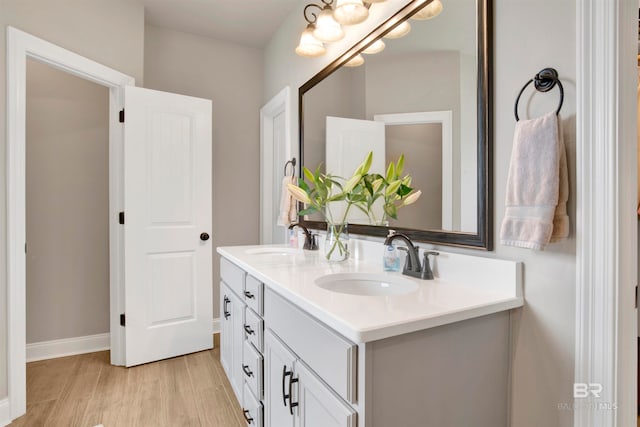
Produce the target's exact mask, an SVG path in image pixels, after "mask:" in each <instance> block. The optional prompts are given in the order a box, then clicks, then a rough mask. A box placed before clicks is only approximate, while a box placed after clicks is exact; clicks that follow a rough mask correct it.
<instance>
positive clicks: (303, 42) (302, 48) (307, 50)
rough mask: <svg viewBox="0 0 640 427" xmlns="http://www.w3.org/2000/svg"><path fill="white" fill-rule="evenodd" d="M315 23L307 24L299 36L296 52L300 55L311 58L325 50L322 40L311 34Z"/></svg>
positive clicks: (322, 53)
mask: <svg viewBox="0 0 640 427" xmlns="http://www.w3.org/2000/svg"><path fill="white" fill-rule="evenodd" d="M314 29H315V25H313V24H309V25H307V28H305V29H304V31H303V32H302V35H301V36H300V44H298V47H296V53H297V54H298V55H300V56H305V57H308V58H313V57H315V56H320V55H324V53H325V52H326V51H327V50H326V49H325V47H324V45H323V44H322V42H321V41H320V40H318V39H316V38H315V37H314V36H313V30H314Z"/></svg>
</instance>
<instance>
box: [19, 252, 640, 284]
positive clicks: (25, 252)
mask: <svg viewBox="0 0 640 427" xmlns="http://www.w3.org/2000/svg"><path fill="white" fill-rule="evenodd" d="M24 253H25V254H26V253H27V244H26V243H25V244H24ZM637 289H638V288H637V287H636V290H637ZM636 293H637V292H636Z"/></svg>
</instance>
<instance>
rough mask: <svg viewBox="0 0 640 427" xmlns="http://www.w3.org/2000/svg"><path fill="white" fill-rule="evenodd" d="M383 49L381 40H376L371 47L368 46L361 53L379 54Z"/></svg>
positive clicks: (383, 45)
mask: <svg viewBox="0 0 640 427" xmlns="http://www.w3.org/2000/svg"><path fill="white" fill-rule="evenodd" d="M384 48H385V44H384V42H383V41H382V39H378V40H376V41H374V42H373V43H372V44H371V46H369V47H368V48H366V49H364V50H363V51H362V53H366V54H368V55H371V54H374V53H380V52H382V51H383V50H384Z"/></svg>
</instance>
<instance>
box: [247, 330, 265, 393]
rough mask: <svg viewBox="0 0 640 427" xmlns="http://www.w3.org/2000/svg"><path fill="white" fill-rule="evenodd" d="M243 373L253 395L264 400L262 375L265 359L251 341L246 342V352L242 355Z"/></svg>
mask: <svg viewBox="0 0 640 427" xmlns="http://www.w3.org/2000/svg"><path fill="white" fill-rule="evenodd" d="M242 360H243V361H242V371H243V372H244V380H245V382H246V383H247V385H248V386H249V388H250V389H251V391H252V392H253V395H254V396H256V397H257V398H258V400H261V399H262V384H263V382H262V378H263V376H262V373H263V366H264V364H263V359H262V354H260V353H259V352H258V351H257V350H256V349H255V348H254V347H253V345H251V343H250V342H249V341H245V342H244V352H243V353H242Z"/></svg>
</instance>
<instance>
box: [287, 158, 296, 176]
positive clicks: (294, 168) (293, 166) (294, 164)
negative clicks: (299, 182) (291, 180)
mask: <svg viewBox="0 0 640 427" xmlns="http://www.w3.org/2000/svg"><path fill="white" fill-rule="evenodd" d="M289 165H291V176H293V175H295V174H296V158H295V157H293V158H292V159H291V160H289V161H287V163H285V164H284V176H287V166H289Z"/></svg>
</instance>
